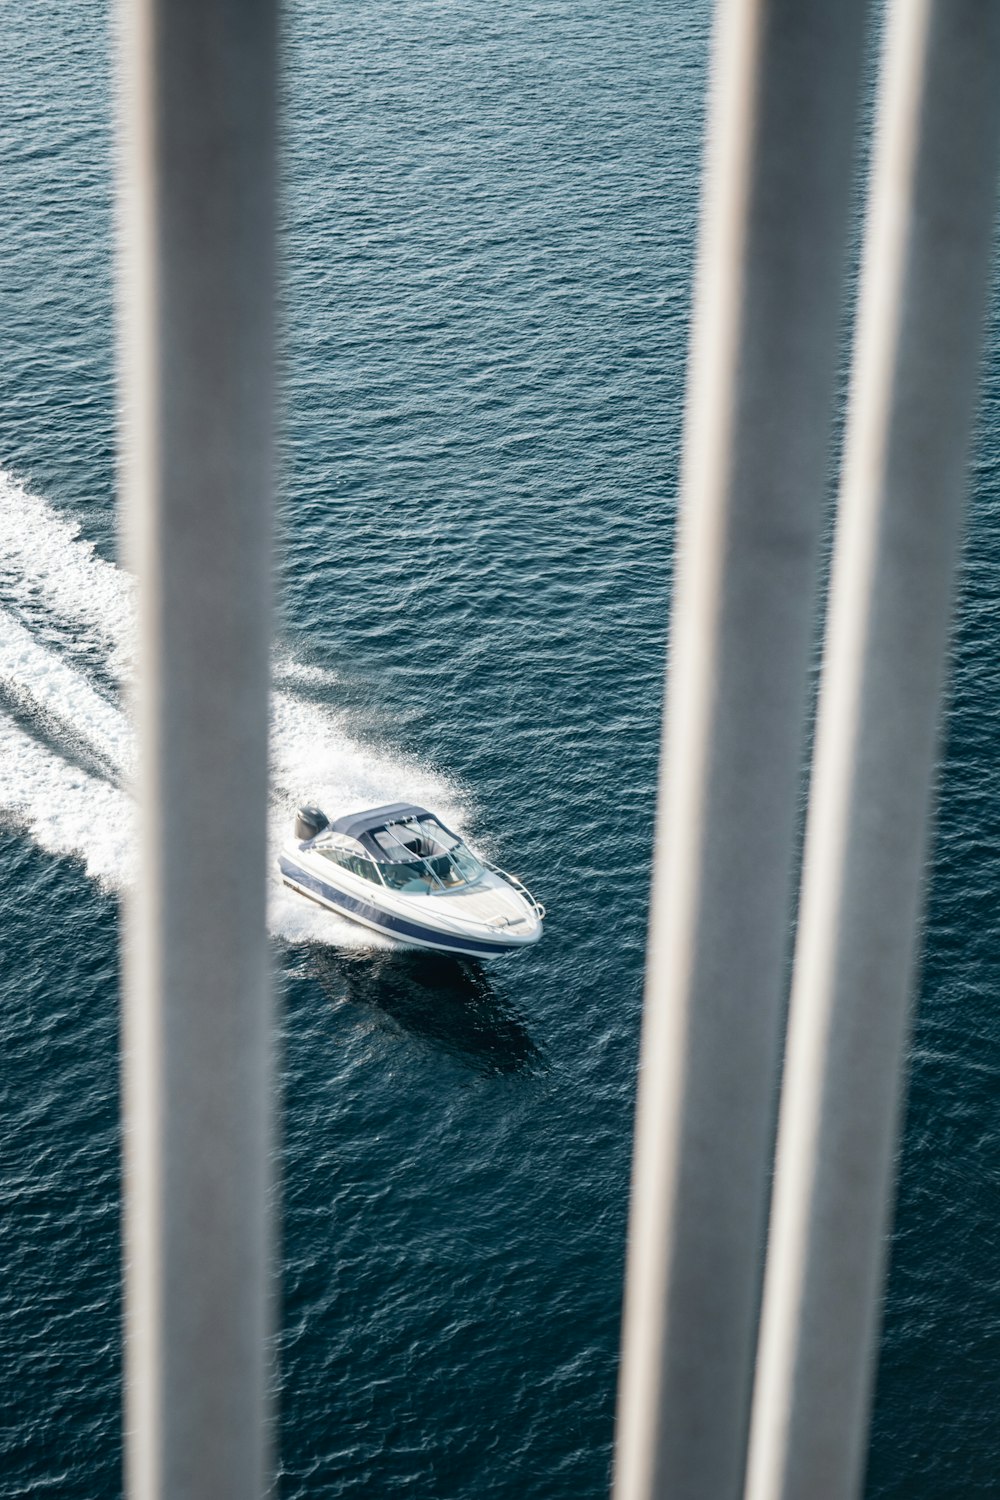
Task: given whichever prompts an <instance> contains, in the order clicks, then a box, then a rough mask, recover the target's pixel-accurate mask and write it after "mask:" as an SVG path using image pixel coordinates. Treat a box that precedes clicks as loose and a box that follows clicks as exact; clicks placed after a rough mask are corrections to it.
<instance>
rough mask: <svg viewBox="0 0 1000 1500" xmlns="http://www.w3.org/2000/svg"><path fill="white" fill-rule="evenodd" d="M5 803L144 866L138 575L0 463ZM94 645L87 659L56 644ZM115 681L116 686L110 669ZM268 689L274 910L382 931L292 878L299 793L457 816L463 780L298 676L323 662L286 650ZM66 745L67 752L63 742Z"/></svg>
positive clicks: (343, 935)
mask: <svg viewBox="0 0 1000 1500" xmlns="http://www.w3.org/2000/svg"><path fill="white" fill-rule="evenodd" d="M0 584H2V588H3V597H4V600H5V605H6V607H0V695H2V701H3V703H4V704H5V705H6V707H5V708H0V813H3V814H5V815H6V816H7V817H8V818H11V819H15V820H16V821H17V822H19V823H20V824H22V825H23V826H24V827H25V828H27V829H28V831H29V832H30V833H31V835H32V837H33V838H34V839H35V840H36V842H37V843H38V844H40V845H41V846H42V847H43V848H45V849H47V850H48V851H50V852H51V853H56V854H65V855H71V856H74V857H76V858H78V859H80V860H82V862H83V864H84V866H85V867H86V869H87V872H88V874H90V875H91V876H92V877H93V878H94V879H96V880H98V881H100V882H101V884H102V885H104V886H105V887H106V888H108V889H111V890H121V889H123V888H124V887H125V886H127V885H128V883H129V882H130V881H131V880H132V879H133V876H134V872H135V863H136V856H135V814H134V805H133V802H132V798H131V796H130V794H129V791H128V786H129V783H130V781H131V779H132V776H133V773H134V769H135V748H136V747H135V738H134V734H133V730H132V726H131V724H130V722H129V718H128V715H127V712H126V708H125V703H126V696H127V689H128V684H129V681H130V679H131V677H132V675H133V673H134V670H135V660H136V647H135V635H136V627H135V584H134V580H133V579H132V578H131V577H130V576H129V575H128V574H127V573H126V572H124V571H123V570H122V569H121V568H119V567H116V566H115V565H114V564H113V563H110V562H108V561H107V560H106V559H104V558H102V557H100V556H99V555H98V553H97V552H96V551H95V549H94V547H93V545H92V544H91V543H90V542H89V541H87V540H86V539H85V538H83V537H81V536H80V535H79V528H78V526H77V525H76V523H74V522H73V521H72V520H70V519H67V518H66V517H64V516H62V515H60V514H59V512H58V511H56V510H55V509H54V508H53V507H52V506H51V505H50V504H49V503H48V502H47V501H46V500H45V499H44V498H43V497H42V496H40V495H37V494H34V493H32V491H31V490H30V489H29V488H28V487H26V486H25V485H24V484H22V483H21V482H20V481H19V480H18V479H16V478H15V477H14V476H12V475H10V474H8V473H6V472H5V471H3V470H0ZM81 637H82V638H83V639H84V640H85V643H87V644H88V645H89V646H90V653H89V659H92V660H93V661H94V665H95V670H94V671H91V670H90V669H89V668H88V666H87V665H85V664H82V663H81V661H78V660H75V659H73V658H72V657H71V656H70V655H69V654H67V652H66V651H64V650H63V649H61V647H60V645H59V644H57V643H58V642H59V641H70V642H73V643H76V642H77V641H79V640H80V638H81ZM102 676H104V677H105V678H106V680H107V681H112V682H117V684H118V687H117V691H112V690H110V689H109V688H108V686H107V685H106V682H105V683H102V682H101V681H100V678H101V677H102ZM275 678H276V680H277V681H278V682H279V683H281V686H280V687H278V688H276V689H275V690H274V692H273V693H272V699H271V770H272V785H271V805H270V814H269V822H270V840H271V846H272V859H271V861H270V868H271V882H270V890H269V920H270V925H271V928H272V931H273V932H275V934H277V935H279V936H282V937H284V938H287V939H289V940H292V941H303V940H305V941H314V942H327V943H334V944H336V945H338V946H359V945H361V946H371V945H372V944H377V943H379V942H380V940H379V939H378V938H377V937H376V936H375V935H374V934H370V933H368V932H367V931H366V930H364V929H362V928H359V927H357V926H356V925H355V924H353V923H350V922H347V921H344V920H342V919H340V918H337V917H335V916H334V915H333V914H332V913H329V912H327V911H325V910H323V909H321V908H320V907H318V906H315V905H314V904H313V903H310V902H308V901H306V900H305V899H304V898H303V897H301V896H299V895H297V894H296V893H295V892H292V891H290V890H288V888H287V887H285V886H284V885H283V884H282V882H281V880H280V878H279V876H278V874H277V868H276V864H275V859H274V857H273V856H274V855H275V854H276V852H277V850H278V848H279V847H280V845H281V843H282V842H283V841H284V840H285V839H286V838H287V837H288V833H289V831H290V828H291V821H292V818H293V816H294V811H295V807H296V806H297V805H298V804H299V803H301V802H305V801H309V802H314V803H318V804H319V805H320V806H322V807H323V808H324V809H325V810H326V811H327V812H328V813H329V814H330V815H331V816H337V815H339V814H341V813H345V812H351V811H354V810H356V809H359V808H362V807H366V806H372V805H377V804H378V803H380V802H393V801H402V800H408V801H415V802H420V803H429V804H430V805H431V806H433V807H435V808H437V809H438V810H439V811H440V812H441V813H442V815H443V816H445V817H446V818H449V819H451V820H452V821H453V822H457V823H461V821H462V817H461V806H460V798H459V796H458V794H457V792H456V789H455V788H454V787H453V786H451V785H450V784H449V783H448V781H447V780H446V779H445V778H444V777H442V776H441V775H439V774H437V773H436V772H434V771H432V770H429V769H427V768H426V767H421V766H419V765H417V764H415V763H412V762H409V761H407V760H405V759H404V758H402V757H400V756H397V755H394V754H393V753H392V751H391V750H380V749H375V748H373V747H371V746H369V745H366V744H364V743H363V742H362V741H361V740H360V739H359V738H357V737H356V736H355V735H352V734H351V733H350V732H349V731H348V729H347V727H346V723H345V721H344V719H343V716H341V715H339V714H337V713H336V712H335V711H334V710H333V709H331V708H329V707H326V706H324V705H323V704H322V703H319V702H317V701H316V700H315V697H310V698H306V697H303V696H301V695H300V694H299V693H297V692H296V691H295V688H296V685H300V686H302V687H304V688H307V689H308V690H309V691H310V692H311V693H312V694H315V693H316V692H317V691H322V690H325V689H332V688H333V687H334V686H335V684H336V677H335V675H334V674H333V673H332V672H329V671H328V670H327V669H325V668H322V667H317V666H314V665H311V664H308V663H300V662H296V661H294V660H293V659H292V658H290V657H289V656H288V655H287V654H284V653H278V654H277V655H276V658H275ZM60 752H62V753H60Z"/></svg>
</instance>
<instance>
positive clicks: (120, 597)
mask: <svg viewBox="0 0 1000 1500" xmlns="http://www.w3.org/2000/svg"><path fill="white" fill-rule="evenodd" d="M0 594H2V597H3V600H4V602H5V603H6V604H7V605H8V607H9V608H12V609H15V610H16V611H18V613H21V614H22V615H23V616H24V617H25V618H26V619H27V620H28V621H29V622H33V621H35V620H36V619H37V618H38V612H39V611H40V610H42V611H47V612H48V613H50V614H52V615H54V616H56V617H58V618H60V619H62V620H63V621H65V622H66V623H67V624H69V625H75V626H78V627H82V628H83V629H84V630H85V631H88V632H90V633H92V634H93V635H95V636H96V637H97V639H98V640H99V641H100V642H101V643H103V645H104V648H105V652H106V657H107V661H106V665H107V667H108V669H109V670H110V672H111V673H112V675H113V676H115V677H117V678H119V679H122V678H125V677H127V676H128V674H129V673H130V672H131V670H132V669H133V668H134V666H135V582H134V580H133V579H132V578H131V577H130V575H129V574H128V573H126V572H124V571H123V569H121V568H117V567H115V565H114V563H110V562H107V561H106V560H105V559H104V558H103V557H100V556H99V555H98V554H97V552H96V551H95V549H94V545H93V543H92V542H88V541H86V540H85V539H84V538H83V537H81V536H80V523H79V522H78V521H76V520H74V519H72V518H70V517H68V516H65V515H62V514H60V513H59V512H58V511H57V510H54V509H53V507H52V506H51V505H50V504H49V503H48V501H46V500H43V499H42V497H41V496H40V495H36V494H33V493H32V491H31V490H29V489H28V488H27V486H26V485H24V484H23V483H22V482H21V481H20V480H19V479H17V478H16V477H15V476H14V475H12V474H10V473H8V472H7V470H6V469H2V468H0Z"/></svg>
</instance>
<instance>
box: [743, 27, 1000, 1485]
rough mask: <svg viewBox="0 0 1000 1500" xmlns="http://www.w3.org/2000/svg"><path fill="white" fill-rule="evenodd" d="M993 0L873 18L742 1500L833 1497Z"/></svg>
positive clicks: (920, 807) (898, 1043) (926, 771)
mask: <svg viewBox="0 0 1000 1500" xmlns="http://www.w3.org/2000/svg"><path fill="white" fill-rule="evenodd" d="M998 144H1000V5H998V4H997V0H896V3H895V5H894V9H893V13H892V15H891V17H890V21H889V29H888V36H887V46H886V54H885V62H884V75H883V84H882V91H881V103H880V125H879V130H878V134H877V151H876V162H875V168H874V174H873V183H872V201H871V210H870V216H869V225H868V235H867V242H866V247H865V263H864V273H863V281H862V294H861V306H860V311H859V325H858V336H857V352H856V358H855V373H854V381H853V389H852V394H851V409H850V416H849V422H848V433H847V442H846V457H845V466H844V475H843V485H842V499H841V515H840V520H839V530H838V535H837V543H836V553H835V558H834V574H833V585H832V598H831V609H830V619H829V625H828V635H827V643H826V656H825V661H824V667H823V678H822V687H821V698H820V711H819V722H818V730H817V745H816V758H815V767H814V772H813V778H812V789H811V796H810V810H809V822H808V831H807V841H806V859H805V873H804V883H803V896H802V910H801V919H800V925H799V933H798V945H797V951H796V957H795V972H794V979H793V986H792V1011H791V1020H790V1032H789V1049H788V1060H787V1064H786V1079H785V1086H784V1093H783V1099H782V1112H781V1127H780V1132H779V1146H778V1171H777V1179H776V1185H775V1200H774V1207H773V1214H772V1225H771V1239H770V1246H769V1251H768V1266H767V1280H766V1294H765V1302H764V1314H763V1321H762V1328H761V1349H760V1357H759V1368H758V1378H757V1387H756V1391H755V1403H754V1422H753V1441H752V1446H751V1460H750V1468H749V1480H748V1487H747V1496H748V1500H817V1497H820V1496H821V1497H822V1500H851V1497H854V1496H856V1495H857V1494H858V1493H859V1492H860V1489H861V1485H862V1480H863V1464H864V1456H865V1452H866V1447H867V1432H868V1420H869V1410H870V1405H871V1388H872V1380H873V1373H874V1370H873V1366H874V1355H875V1347H876V1336H877V1331H878V1305H879V1298H880V1293H881V1288H882V1281H883V1274H884V1257H885V1242H886V1235H887V1232H888V1229H889V1224H890V1217H891V1215H890V1209H891V1202H892V1192H893V1154H894V1149H895V1146H896V1142H897V1135H898V1119H899V1115H900V1108H899V1104H900V1095H901V1081H902V1073H903V1056H904V1048H905V1040H906V1035H907V1020H908V1013H909V997H910V994H911V991H912V988H913V979H914V966H915V955H916V950H917V927H918V921H919V916H920V905H921V886H922V881H923V871H924V864H925V861H926V858H927V830H928V824H929V814H930V804H931V794H932V780H933V770H934V762H935V752H936V747H937V733H938V716H939V707H940V701H941V695H942V688H943V685H944V677H945V666H946V660H947V646H948V629H949V621H950V615H951V602H952V592H953V585H954V576H955V568H956V562H957V558H958V552H959V540H960V531H961V512H962V504H961V502H962V493H963V490H964V485H965V471H966V461H967V452H968V447H969V439H970V434H971V430H972V423H973V417H974V413H975V397H976V388H977V374H978V367H979V360H980V355H981V350H982V341H983V329H984V321H985V313H986V298H987V289H988V284H989V263H990V248H991V238H992V231H993V219H994V212H995V206H996V181H997V171H998V166H1000V150H998Z"/></svg>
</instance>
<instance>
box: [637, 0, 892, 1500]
mask: <svg viewBox="0 0 1000 1500" xmlns="http://www.w3.org/2000/svg"><path fill="white" fill-rule="evenodd" d="M864 20H865V7H864V4H863V3H862V0H838V3H836V4H830V3H829V0H720V3H719V4H718V8H717V15H716V34H715V49H714V59H713V62H714V66H713V74H712V83H711V101H710V110H709V126H708V155H707V162H706V169H705V172H706V189H705V203H704V209H703V223H702V229H701V247H700V266H699V276H698V285H697V292H696V300H695V319H694V332H693V338H692V348H691V368H690V377H689V386H688V397H687V413H686V430H685V447H684V461H683V471H682V476H681V516H680V533H679V540H678V563H677V577H676V583H675V594H674V609H673V620H672V635H671V660H670V670H669V676H668V683H667V699H666V722H665V739H664V749H663V761H662V769H661V788H660V799H659V811H658V828H657V846H656V861H655V871H654V880H653V896H652V909H651V927H650V950H649V960H648V974H647V986H646V1002H645V1018H644V1026H643V1040H642V1057H641V1069H640V1079H639V1104H638V1113H637V1121H636V1132H637V1134H636V1158H635V1168H634V1176H633V1189H632V1212H631V1221H630V1229H629V1252H628V1273H627V1286H626V1300H625V1318H624V1335H623V1354H622V1377H621V1392H620V1399H619V1412H618V1434H617V1455H616V1475H615V1495H616V1497H617V1500H654V1497H655V1500H661V1497H669V1500H736V1497H737V1496H738V1495H739V1494H740V1493H741V1490H742V1484H743V1475H744V1465H745V1456H746V1437H747V1425H748V1419H749V1402H750V1383H751V1378H752V1371H753V1360H754V1348H755V1316H756V1306H757V1301H758V1297H759V1281H760V1263H761V1254H762V1238H763V1229H764V1219H765V1212H766V1201H767V1183H768V1169H769V1165H770V1150H771V1138H772V1129H773V1099H774V1092H775V1088H776V1078H777V1065H778V1052H779V1033H780V1022H781V1011H782V993H783V974H784V967H785V962H786V955H787V945H788V916H789V910H790V907H791V901H792V882H793V866H794V850H795V825H796V805H797V797H798V794H799V790H800V774H801V764H802V754H803V739H804V726H805V715H806V706H807V678H808V663H809V654H810V644H811V640H812V632H813V628H814V617H815V608H816V592H817V574H818V541H819V535H820V529H821V524H822V519H823V513H824V494H825V475H826V463H827V452H828V444H829V439H830V433H831V422H832V406H833V399H832V398H833V377H834V366H835V352H836V339H837V326H838V313H839V308H840V301H841V293H842V286H843V270H844V260H845V248H846V243H847V226H848V208H849V191H850V180H851V167H852V144H853V139H854V133H855V132H854V124H855V117H856V110H857V105H858V94H859V78H860V62H861V56H862V46H863V38H864Z"/></svg>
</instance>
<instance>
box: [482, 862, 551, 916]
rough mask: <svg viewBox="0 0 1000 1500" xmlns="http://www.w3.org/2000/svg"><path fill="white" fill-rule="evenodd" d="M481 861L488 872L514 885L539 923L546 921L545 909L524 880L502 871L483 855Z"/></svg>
mask: <svg viewBox="0 0 1000 1500" xmlns="http://www.w3.org/2000/svg"><path fill="white" fill-rule="evenodd" d="M479 861H480V863H481V864H484V865H485V866H486V868H487V870H492V871H493V873H494V875H499V876H501V877H502V879H504V880H506V881H507V883H508V885H512V886H513V887H514V889H515V891H517V892H518V893H519V894H520V895H522V896H523V897H524V899H525V901H527V903H528V905H529V906H530V907H531V910H532V911H533V912H534V913H535V916H536V917H537V918H538V920H539V922H542V921H544V919H545V907H544V906H543V905H542V903H541V902H540V901H539V900H537V899H536V898H535V897H534V896H533V895H532V894H531V892H530V891H529V890H528V887H527V886H526V885H525V883H524V881H523V880H518V878H517V876H516V875H511V874H510V872H509V871H507V870H501V868H500V866H499V865H495V864H494V863H493V861H492V860H489V859H483V857H482V855H480V856H479Z"/></svg>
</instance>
